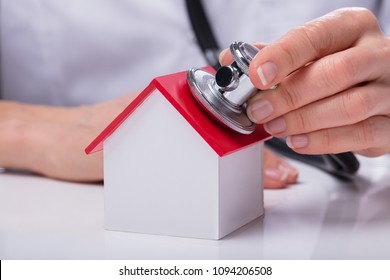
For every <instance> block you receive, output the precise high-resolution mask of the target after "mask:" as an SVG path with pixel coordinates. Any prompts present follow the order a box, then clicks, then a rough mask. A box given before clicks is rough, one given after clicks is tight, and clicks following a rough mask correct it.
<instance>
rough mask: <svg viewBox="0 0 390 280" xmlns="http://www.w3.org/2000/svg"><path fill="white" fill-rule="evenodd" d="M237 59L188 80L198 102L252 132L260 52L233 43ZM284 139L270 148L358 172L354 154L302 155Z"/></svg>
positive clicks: (334, 170) (344, 172)
mask: <svg viewBox="0 0 390 280" xmlns="http://www.w3.org/2000/svg"><path fill="white" fill-rule="evenodd" d="M230 52H231V54H232V55H233V58H234V61H233V63H232V64H230V65H228V66H222V67H220V68H219V69H218V70H217V71H216V73H215V75H214V74H213V73H211V72H209V71H207V70H205V69H202V68H192V69H190V70H189V71H188V73H187V82H188V85H189V87H190V90H191V92H192V94H193V96H194V97H195V99H196V100H197V101H198V103H199V104H200V105H201V106H202V107H203V108H204V109H205V111H206V112H208V113H209V114H210V115H211V116H212V117H213V118H214V119H215V120H216V121H218V122H219V123H220V124H221V125H224V126H226V127H228V128H230V129H232V130H234V131H236V132H237V133H242V134H250V133H252V132H253V131H255V129H256V124H255V123H253V122H252V121H251V120H250V119H249V118H248V116H247V114H246V107H247V101H248V99H249V98H250V97H252V96H253V95H254V94H255V93H256V92H258V89H257V88H256V87H255V86H254V85H253V84H252V82H251V81H250V79H249V75H248V71H249V65H250V63H251V61H252V59H253V58H254V57H255V55H256V54H257V53H258V52H259V49H257V48H256V47H255V46H253V45H251V44H248V43H244V42H234V43H232V44H231V45H230ZM283 141H284V140H283V139H277V138H273V139H272V140H271V141H268V144H269V146H270V148H273V149H275V150H276V151H277V152H279V153H281V154H284V155H286V156H289V157H292V158H295V159H297V160H300V161H303V162H306V163H309V164H310V165H313V166H316V167H318V168H320V169H323V170H325V171H327V172H329V173H331V174H333V175H336V176H339V177H342V178H346V177H349V176H350V175H352V174H354V173H356V171H357V170H358V168H359V162H358V160H357V159H356V157H355V156H354V155H353V153H350V152H346V153H340V154H327V155H302V154H298V153H295V152H294V151H293V150H291V149H290V148H288V147H287V146H286V145H285V143H284V142H283Z"/></svg>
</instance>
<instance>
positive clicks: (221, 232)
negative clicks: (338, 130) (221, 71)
mask: <svg viewBox="0 0 390 280" xmlns="http://www.w3.org/2000/svg"><path fill="white" fill-rule="evenodd" d="M268 137H269V136H268V134H267V133H266V132H265V131H264V130H263V129H262V127H258V128H257V130H256V131H255V132H254V133H252V134H250V135H242V134H239V133H237V132H234V131H232V130H230V129H229V128H226V127H224V126H223V125H221V124H219V123H218V122H216V121H215V120H214V119H213V118H212V117H210V116H209V114H208V113H207V112H206V111H204V109H203V108H201V107H200V106H199V105H198V103H197V102H196V100H195V99H194V97H193V96H192V94H191V92H190V90H189V87H188V85H187V82H186V72H181V73H176V74H172V75H167V76H162V77H158V78H156V79H154V80H153V81H152V82H151V83H150V85H149V86H148V87H147V88H146V89H145V90H144V91H143V92H142V93H141V94H140V95H139V96H138V97H137V98H136V99H135V100H134V101H133V102H132V103H131V104H129V105H128V107H127V108H126V109H125V110H124V111H123V112H121V113H120V114H119V115H118V116H117V117H116V118H115V119H114V120H113V121H112V123H111V124H109V125H108V127H107V128H106V129H105V130H104V131H103V132H102V133H101V134H100V135H98V136H97V138H96V139H95V140H93V142H92V143H91V144H90V145H89V146H88V147H87V148H86V152H87V153H93V152H96V151H99V150H101V149H103V150H104V192H105V227H106V229H109V230H120V231H129V232H138V233H148V234H159V235H172V236H184V237H196V238H207V239H220V238H222V237H223V236H225V235H227V234H229V233H231V232H232V231H234V230H236V229H238V228H239V227H241V226H243V225H245V224H246V223H248V222H250V221H252V220H254V219H256V218H257V217H259V216H261V215H262V214H263V189H262V147H263V141H264V140H265V139H266V138H268Z"/></svg>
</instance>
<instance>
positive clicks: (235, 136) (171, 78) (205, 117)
mask: <svg viewBox="0 0 390 280" xmlns="http://www.w3.org/2000/svg"><path fill="white" fill-rule="evenodd" d="M186 74H187V72H186V71H185V72H180V73H175V74H171V75H166V76H161V77H158V78H156V79H154V80H153V81H152V82H151V83H150V84H149V86H148V87H147V88H145V90H144V91H142V92H141V93H140V94H139V95H138V96H137V97H136V98H135V99H134V100H133V101H132V102H131V103H130V104H129V105H128V106H127V107H126V108H125V109H124V110H123V111H122V112H121V113H120V114H119V115H118V116H117V117H116V118H115V119H114V120H113V121H112V122H111V123H110V124H109V125H108V126H107V127H106V128H105V129H104V130H103V131H102V132H101V133H100V134H99V135H98V136H97V137H96V138H95V139H94V140H93V141H92V142H91V144H89V145H88V147H87V148H86V149H85V152H86V153H87V154H90V153H94V152H97V151H100V150H102V149H103V142H104V141H105V140H106V139H107V138H108V137H110V135H111V134H113V133H114V132H115V130H116V129H117V128H118V127H119V126H120V125H121V124H122V123H123V122H124V120H126V119H127V118H128V117H130V116H131V114H132V113H133V112H134V110H135V109H136V108H137V107H138V106H140V105H141V104H142V102H143V101H144V100H145V99H146V98H147V97H148V96H149V95H150V94H151V93H152V92H153V91H154V89H158V90H159V91H160V92H161V94H162V95H163V96H164V97H165V98H166V99H167V100H168V101H169V102H170V103H171V104H172V106H173V107H175V108H176V110H177V111H178V112H179V113H180V114H181V115H182V116H183V117H184V118H185V119H186V120H187V122H188V123H189V124H190V125H191V126H192V127H193V128H194V129H195V130H196V131H197V132H198V133H199V135H200V136H201V137H202V138H203V139H204V140H205V141H206V142H207V143H208V144H209V145H210V146H211V148H213V149H214V151H215V152H216V153H217V154H218V155H219V156H221V157H222V156H224V155H227V154H230V153H232V152H235V151H237V150H239V149H242V148H244V147H246V146H248V145H251V144H254V143H256V142H258V141H261V140H265V139H267V138H269V137H270V136H269V135H268V134H267V133H266V132H265V130H264V129H263V127H262V126H258V127H257V128H256V130H255V131H254V132H253V133H251V134H249V135H244V134H240V133H238V132H235V131H233V130H231V129H230V128H227V127H225V126H223V125H221V124H219V123H218V122H217V121H215V120H214V119H213V118H212V117H211V116H210V115H209V114H208V113H207V112H205V110H204V109H203V108H202V107H200V105H199V104H198V103H197V101H196V100H195V98H194V97H193V96H192V94H191V92H190V89H189V86H188V84H187V80H186ZM156 114H158V112H156Z"/></svg>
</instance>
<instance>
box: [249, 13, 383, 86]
mask: <svg viewBox="0 0 390 280" xmlns="http://www.w3.org/2000/svg"><path fill="white" fill-rule="evenodd" d="M378 28H379V26H378V22H377V20H376V17H375V16H374V15H373V14H372V13H371V12H370V11H369V10H367V9H364V8H344V9H339V10H336V11H333V12H331V13H329V14H327V15H325V16H323V17H320V18H318V19H315V20H313V21H310V22H308V23H306V24H304V25H302V26H300V27H298V28H295V29H293V30H291V31H289V32H288V33H287V34H286V35H285V36H283V37H282V38H280V39H279V40H278V41H276V42H275V43H273V44H271V45H268V46H266V47H264V48H263V49H262V50H261V52H259V53H258V54H257V55H256V56H255V58H254V59H253V60H252V62H251V65H250V67H249V77H250V78H251V81H252V83H253V84H254V85H255V86H256V87H257V88H259V89H268V88H270V87H272V86H274V85H276V84H278V83H279V82H280V81H281V80H283V79H284V78H285V77H287V76H288V75H289V74H290V73H292V72H294V71H295V70H297V69H299V68H301V67H302V66H304V65H306V64H307V63H309V62H312V61H314V60H316V59H318V58H320V57H323V56H326V55H328V54H331V53H335V52H338V51H341V50H345V49H347V48H348V47H350V46H353V45H354V44H355V43H356V42H357V40H358V39H359V38H360V37H361V35H362V34H363V33H365V32H367V31H370V30H378Z"/></svg>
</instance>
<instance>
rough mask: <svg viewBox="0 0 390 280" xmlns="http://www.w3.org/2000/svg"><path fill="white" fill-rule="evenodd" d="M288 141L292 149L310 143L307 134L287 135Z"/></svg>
mask: <svg viewBox="0 0 390 280" xmlns="http://www.w3.org/2000/svg"><path fill="white" fill-rule="evenodd" d="M286 143H287V146H289V147H290V148H292V149H294V148H295V149H297V148H304V147H306V146H307V144H308V143H309V139H308V138H307V136H306V135H294V136H289V137H287V140H286Z"/></svg>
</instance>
